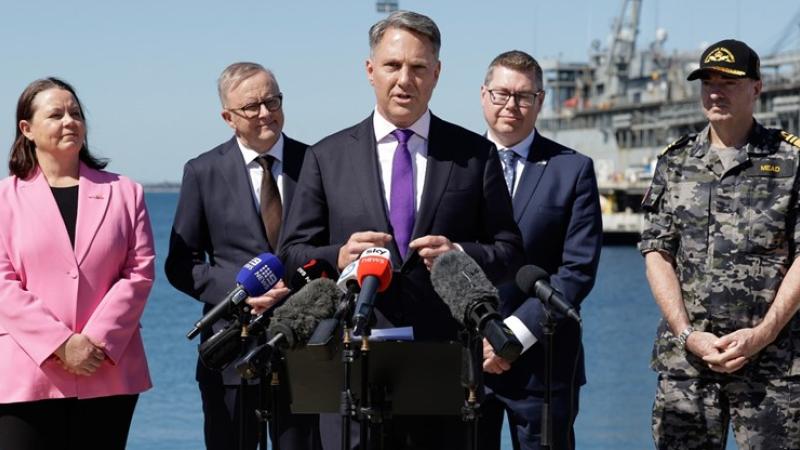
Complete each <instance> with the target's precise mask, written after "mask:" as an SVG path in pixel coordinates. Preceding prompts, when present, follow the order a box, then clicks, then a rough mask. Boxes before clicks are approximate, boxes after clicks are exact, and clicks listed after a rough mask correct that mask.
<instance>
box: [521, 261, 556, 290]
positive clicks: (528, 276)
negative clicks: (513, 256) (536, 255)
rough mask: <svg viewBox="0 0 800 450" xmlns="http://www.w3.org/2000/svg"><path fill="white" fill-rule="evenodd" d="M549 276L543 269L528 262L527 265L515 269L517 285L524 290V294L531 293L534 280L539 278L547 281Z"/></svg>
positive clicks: (534, 283)
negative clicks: (517, 269)
mask: <svg viewBox="0 0 800 450" xmlns="http://www.w3.org/2000/svg"><path fill="white" fill-rule="evenodd" d="M549 278H550V275H549V274H548V273H547V272H545V270H544V269H542V268H541V267H537V266H534V265H532V264H528V265H527V266H522V268H520V269H519V271H517V277H516V281H517V287H518V288H519V289H520V290H521V291H522V292H524V293H525V295H533V291H534V287H535V286H536V282H537V281H541V280H544V281H547V280H548V279H549Z"/></svg>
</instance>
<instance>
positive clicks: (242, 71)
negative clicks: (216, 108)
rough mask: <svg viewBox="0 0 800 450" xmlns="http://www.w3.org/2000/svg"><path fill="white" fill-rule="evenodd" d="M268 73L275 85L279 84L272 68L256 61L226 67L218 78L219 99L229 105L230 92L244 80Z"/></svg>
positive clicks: (224, 105) (223, 103)
mask: <svg viewBox="0 0 800 450" xmlns="http://www.w3.org/2000/svg"><path fill="white" fill-rule="evenodd" d="M261 72H263V73H266V74H267V76H269V77H270V78H271V79H272V82H273V83H274V84H275V87H277V86H278V81H277V80H276V79H275V75H274V74H273V73H272V71H271V70H269V69H266V68H264V66H262V65H261V64H257V63H254V62H237V63H233V64H231V65H230V66H228V67H226V68H225V70H223V71H222V73H221V74H220V76H219V79H218V80H217V91H218V93H219V101H221V102H222V107H223V108H225V107H227V105H226V103H227V100H228V92H230V91H231V90H233V89H236V86H238V85H239V83H241V82H242V81H244V80H246V79H248V78H250V77H252V76H254V75H256V74H258V73H261Z"/></svg>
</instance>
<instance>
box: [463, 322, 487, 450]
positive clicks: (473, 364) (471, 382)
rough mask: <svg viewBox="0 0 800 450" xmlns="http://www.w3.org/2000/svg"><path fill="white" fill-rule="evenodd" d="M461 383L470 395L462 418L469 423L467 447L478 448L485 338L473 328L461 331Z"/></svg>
mask: <svg viewBox="0 0 800 450" xmlns="http://www.w3.org/2000/svg"><path fill="white" fill-rule="evenodd" d="M461 343H462V345H463V346H464V348H463V350H462V353H461V385H462V386H463V387H464V388H466V389H467V391H468V396H467V400H466V402H465V404H464V406H463V407H462V408H461V419H462V420H463V421H464V422H466V423H469V426H468V427H467V428H466V429H465V432H466V439H465V441H464V442H466V446H465V447H464V448H465V449H468V450H478V417H479V416H480V411H479V409H480V406H481V405H480V402H479V401H478V395H479V392H481V390H482V389H483V364H482V361H483V339H481V336H480V335H479V334H478V333H476V332H475V330H473V329H470V328H468V329H466V330H464V331H462V332H461Z"/></svg>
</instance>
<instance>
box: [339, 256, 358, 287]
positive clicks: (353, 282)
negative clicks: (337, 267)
mask: <svg viewBox="0 0 800 450" xmlns="http://www.w3.org/2000/svg"><path fill="white" fill-rule="evenodd" d="M336 285H337V286H339V289H341V291H342V292H344V293H345V294H357V293H358V292H359V291H360V290H361V288H360V287H359V286H358V260H355V261H353V262H351V263H350V264H348V265H347V267H345V268H344V270H342V273H341V274H340V275H339V279H338V280H336Z"/></svg>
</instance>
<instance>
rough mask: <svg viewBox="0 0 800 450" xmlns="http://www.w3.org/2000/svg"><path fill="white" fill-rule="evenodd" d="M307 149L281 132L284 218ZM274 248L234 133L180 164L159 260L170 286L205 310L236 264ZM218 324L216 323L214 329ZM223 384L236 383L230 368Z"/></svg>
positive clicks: (212, 375)
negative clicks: (173, 205)
mask: <svg viewBox="0 0 800 450" xmlns="http://www.w3.org/2000/svg"><path fill="white" fill-rule="evenodd" d="M307 148H308V146H307V145H306V144H303V143H301V142H298V141H295V140H293V139H290V138H288V137H286V136H284V149H283V161H282V164H283V167H282V170H283V180H282V182H283V212H284V221H285V219H286V214H287V211H288V210H289V209H290V208H289V207H290V205H291V202H292V197H293V196H294V192H295V186H296V185H297V180H298V177H299V175H300V169H301V167H302V165H303V158H304V155H305V152H306V149H307ZM276 250H277V249H273V248H271V247H270V245H269V242H268V241H267V236H266V232H265V231H264V225H263V223H262V221H261V216H260V215H259V212H258V211H257V210H256V203H255V198H254V196H253V188H252V184H251V182H250V175H249V174H248V173H247V168H246V166H245V164H244V160H243V159H242V153H241V151H240V150H239V145H238V143H237V142H236V138H235V137H233V138H231V139H230V140H229V141H228V142H225V143H224V144H221V145H219V146H217V147H215V148H213V149H211V150H210V151H208V152H206V153H203V154H202V155H200V156H198V157H196V158H194V159H192V160H190V161H189V162H187V163H186V165H185V167H184V172H183V182H182V183H181V193H180V199H179V200H178V207H177V210H176V211H175V221H174V223H173V226H172V234H171V236H170V242H169V254H168V255H167V261H166V264H165V271H166V274H167V279H168V280H169V282H170V283H171V284H172V285H173V286H174V287H176V288H177V289H179V290H180V291H182V292H184V293H186V294H188V295H190V296H192V297H193V298H195V299H197V300H200V301H202V302H203V303H204V307H203V314H205V313H207V312H208V311H209V310H210V309H211V308H212V307H213V306H214V305H215V304H217V303H219V301H220V300H222V299H223V298H224V297H225V295H226V294H227V293H228V292H229V291H230V290H231V289H233V288H234V287H235V285H236V274H237V273H238V272H239V269H241V268H242V265H244V264H245V263H246V262H247V261H249V260H250V259H251V258H252V257H253V256H256V255H258V254H259V253H262V252H271V253H277V251H276ZM287 273H291V272H287ZM224 325H225V323H224V321H220V323H219V325H217V326H215V327H214V329H215V330H216V329H220V327H222V326H224ZM211 334H212V333H211V330H205V331H204V332H203V333H202V335H201V339H202V340H203V341H205V340H206V339H207V338H208V337H210V336H211ZM197 366H198V367H197V379H198V381H209V382H214V381H219V380H220V373H219V372H214V371H211V370H208V369H206V368H205V367H204V366H202V365H201V364H200V363H199V362H198V365H197ZM224 382H225V384H238V382H239V377H238V375H237V374H236V372H235V370H234V369H233V368H230V369H228V370H226V371H225V372H224Z"/></svg>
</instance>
